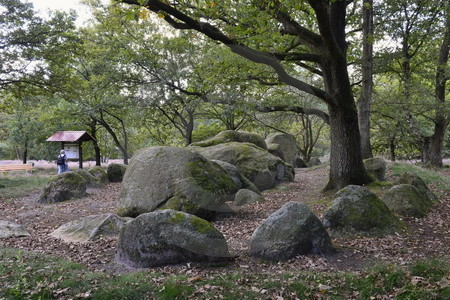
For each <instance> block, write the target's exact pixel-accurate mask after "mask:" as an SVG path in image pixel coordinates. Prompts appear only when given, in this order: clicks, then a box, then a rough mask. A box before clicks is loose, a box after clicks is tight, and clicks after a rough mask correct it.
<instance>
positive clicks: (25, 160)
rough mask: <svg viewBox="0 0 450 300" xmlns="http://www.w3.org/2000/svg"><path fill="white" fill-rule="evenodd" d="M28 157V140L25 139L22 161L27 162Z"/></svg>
mask: <svg viewBox="0 0 450 300" xmlns="http://www.w3.org/2000/svg"><path fill="white" fill-rule="evenodd" d="M27 158H28V140H25V144H24V149H23V154H22V162H23V164H26V163H27Z"/></svg>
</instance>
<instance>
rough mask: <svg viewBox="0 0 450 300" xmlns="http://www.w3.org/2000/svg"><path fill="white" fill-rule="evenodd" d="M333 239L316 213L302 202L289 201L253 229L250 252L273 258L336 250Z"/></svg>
mask: <svg viewBox="0 0 450 300" xmlns="http://www.w3.org/2000/svg"><path fill="white" fill-rule="evenodd" d="M333 252H334V248H333V245H332V242H331V239H330V237H329V235H328V233H327V231H326V230H325V228H324V227H323V225H322V223H321V222H320V220H319V219H318V218H317V216H316V215H315V214H314V213H313V212H312V211H311V210H310V209H309V207H308V206H307V205H306V204H304V203H301V202H288V203H286V204H285V205H283V206H282V207H281V208H280V209H279V210H277V211H276V212H274V213H273V214H272V215H271V216H269V218H267V219H266V220H264V222H263V223H262V224H261V225H259V226H258V228H257V229H256V230H255V232H253V235H252V240H251V245H250V253H251V254H252V255H253V256H257V257H260V258H263V259H268V260H271V261H281V260H288V259H290V258H293V257H295V256H297V255H306V254H311V253H312V254H326V253H333Z"/></svg>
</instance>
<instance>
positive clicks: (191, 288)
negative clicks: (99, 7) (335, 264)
mask: <svg viewBox="0 0 450 300" xmlns="http://www.w3.org/2000/svg"><path fill="white" fill-rule="evenodd" d="M445 262H446V261H445V260H444V259H443V260H439V259H433V260H425V261H420V262H416V263H415V264H413V265H411V266H409V267H406V268H405V267H400V266H397V265H378V266H375V267H372V268H371V269H368V270H366V271H363V272H360V273H352V272H330V273H326V272H323V273H317V272H315V273H313V272H303V271H302V272H300V271H299V272H282V273H274V274H269V273H262V274H257V273H251V274H249V273H245V272H243V271H241V270H240V269H224V270H223V272H211V273H210V274H209V275H208V276H206V277H203V278H201V277H198V279H196V280H191V278H189V276H187V275H163V274H159V273H156V272H153V271H152V270H151V269H149V270H140V271H135V272H130V273H127V274H113V273H108V272H92V271H89V270H87V269H86V268H85V267H84V266H82V265H79V264H75V263H72V262H69V261H66V260H63V259H59V258H55V257H50V256H44V255H39V254H35V253H31V252H26V251H21V250H15V249H8V248H0V298H1V299H55V298H65V299H77V298H89V299H187V298H190V299H215V298H224V299H274V298H276V297H277V296H281V297H283V298H285V299H294V298H299V299H318V298H324V299H349V298H352V299H372V298H373V299H382V298H390V297H393V298H396V299H444V298H446V297H447V296H448V294H449V290H448V287H447V286H446V285H445V283H446V278H447V276H448V275H449V266H448V264H446V263H445ZM447 299H448V298H447Z"/></svg>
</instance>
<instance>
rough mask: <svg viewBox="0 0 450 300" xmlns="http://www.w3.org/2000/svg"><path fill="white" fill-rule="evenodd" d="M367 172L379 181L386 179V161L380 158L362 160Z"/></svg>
mask: <svg viewBox="0 0 450 300" xmlns="http://www.w3.org/2000/svg"><path fill="white" fill-rule="evenodd" d="M364 167H365V168H366V170H367V172H368V173H369V174H371V175H372V176H373V177H374V178H376V179H377V180H379V181H383V180H384V179H385V177H386V161H385V160H384V159H382V158H381V157H374V158H368V159H365V160H364Z"/></svg>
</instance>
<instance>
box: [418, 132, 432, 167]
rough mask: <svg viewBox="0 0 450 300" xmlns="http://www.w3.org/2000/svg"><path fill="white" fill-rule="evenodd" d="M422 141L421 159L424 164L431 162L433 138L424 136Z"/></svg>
mask: <svg viewBox="0 0 450 300" xmlns="http://www.w3.org/2000/svg"><path fill="white" fill-rule="evenodd" d="M420 142H421V160H422V162H423V163H424V164H429V163H430V149H431V148H430V144H431V138H430V137H426V136H423V137H422V138H421V141H420Z"/></svg>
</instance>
